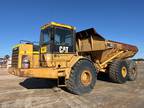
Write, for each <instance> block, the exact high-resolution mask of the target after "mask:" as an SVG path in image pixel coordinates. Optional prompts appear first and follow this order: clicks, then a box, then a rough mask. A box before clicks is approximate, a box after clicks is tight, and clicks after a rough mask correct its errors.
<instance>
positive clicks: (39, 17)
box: [0, 0, 144, 58]
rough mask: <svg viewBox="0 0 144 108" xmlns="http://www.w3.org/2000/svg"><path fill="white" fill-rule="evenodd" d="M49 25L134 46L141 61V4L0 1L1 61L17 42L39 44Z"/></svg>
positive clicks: (128, 0)
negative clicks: (93, 33)
mask: <svg viewBox="0 0 144 108" xmlns="http://www.w3.org/2000/svg"><path fill="white" fill-rule="evenodd" d="M51 21H55V22H59V23H64V24H69V25H72V26H75V27H76V28H77V31H80V30H84V29H87V28H91V27H93V28H95V29H96V31H97V32H98V33H99V34H101V35H102V36H104V37H105V38H106V39H108V40H114V41H120V42H123V43H129V44H133V45H136V46H137V47H138V49H139V52H138V53H137V54H136V56H135V57H134V58H144V0H0V57H3V56H4V55H6V54H9V55H11V50H12V46H13V45H15V44H17V43H19V41H20V40H30V41H39V35H40V27H41V26H42V25H44V24H47V23H49V22H51Z"/></svg>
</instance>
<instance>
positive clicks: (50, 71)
mask: <svg viewBox="0 0 144 108" xmlns="http://www.w3.org/2000/svg"><path fill="white" fill-rule="evenodd" d="M8 72H9V73H10V74H12V75H16V76H20V77H35V78H50V79H57V78H58V77H60V76H66V69H54V68H30V69H18V68H9V69H8Z"/></svg>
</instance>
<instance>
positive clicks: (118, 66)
mask: <svg viewBox="0 0 144 108" xmlns="http://www.w3.org/2000/svg"><path fill="white" fill-rule="evenodd" d="M109 77H110V79H111V81H112V82H115V83H120V84H122V83H125V82H126V81H127V78H128V66H127V63H126V61H123V60H116V61H113V62H112V64H111V65H110V67H109Z"/></svg>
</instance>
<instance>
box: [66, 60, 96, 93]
mask: <svg viewBox="0 0 144 108" xmlns="http://www.w3.org/2000/svg"><path fill="white" fill-rule="evenodd" d="M96 79H97V72H96V69H95V66H94V65H93V63H92V62H91V61H89V60H86V59H84V60H79V61H78V62H77V63H76V64H75V65H74V66H73V68H72V70H71V74H70V77H69V79H67V80H66V87H67V89H68V90H69V91H70V92H72V93H74V94H78V95H81V94H84V93H89V92H90V91H92V89H93V88H94V86H95V83H96Z"/></svg>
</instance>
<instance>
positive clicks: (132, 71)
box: [126, 60, 137, 81]
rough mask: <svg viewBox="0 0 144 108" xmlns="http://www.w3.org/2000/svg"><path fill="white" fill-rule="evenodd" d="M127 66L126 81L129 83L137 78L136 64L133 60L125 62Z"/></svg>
mask: <svg viewBox="0 0 144 108" xmlns="http://www.w3.org/2000/svg"><path fill="white" fill-rule="evenodd" d="M126 62H127V65H128V80H129V81H134V80H136V78H137V67H136V63H135V61H133V60H127V61H126Z"/></svg>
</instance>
